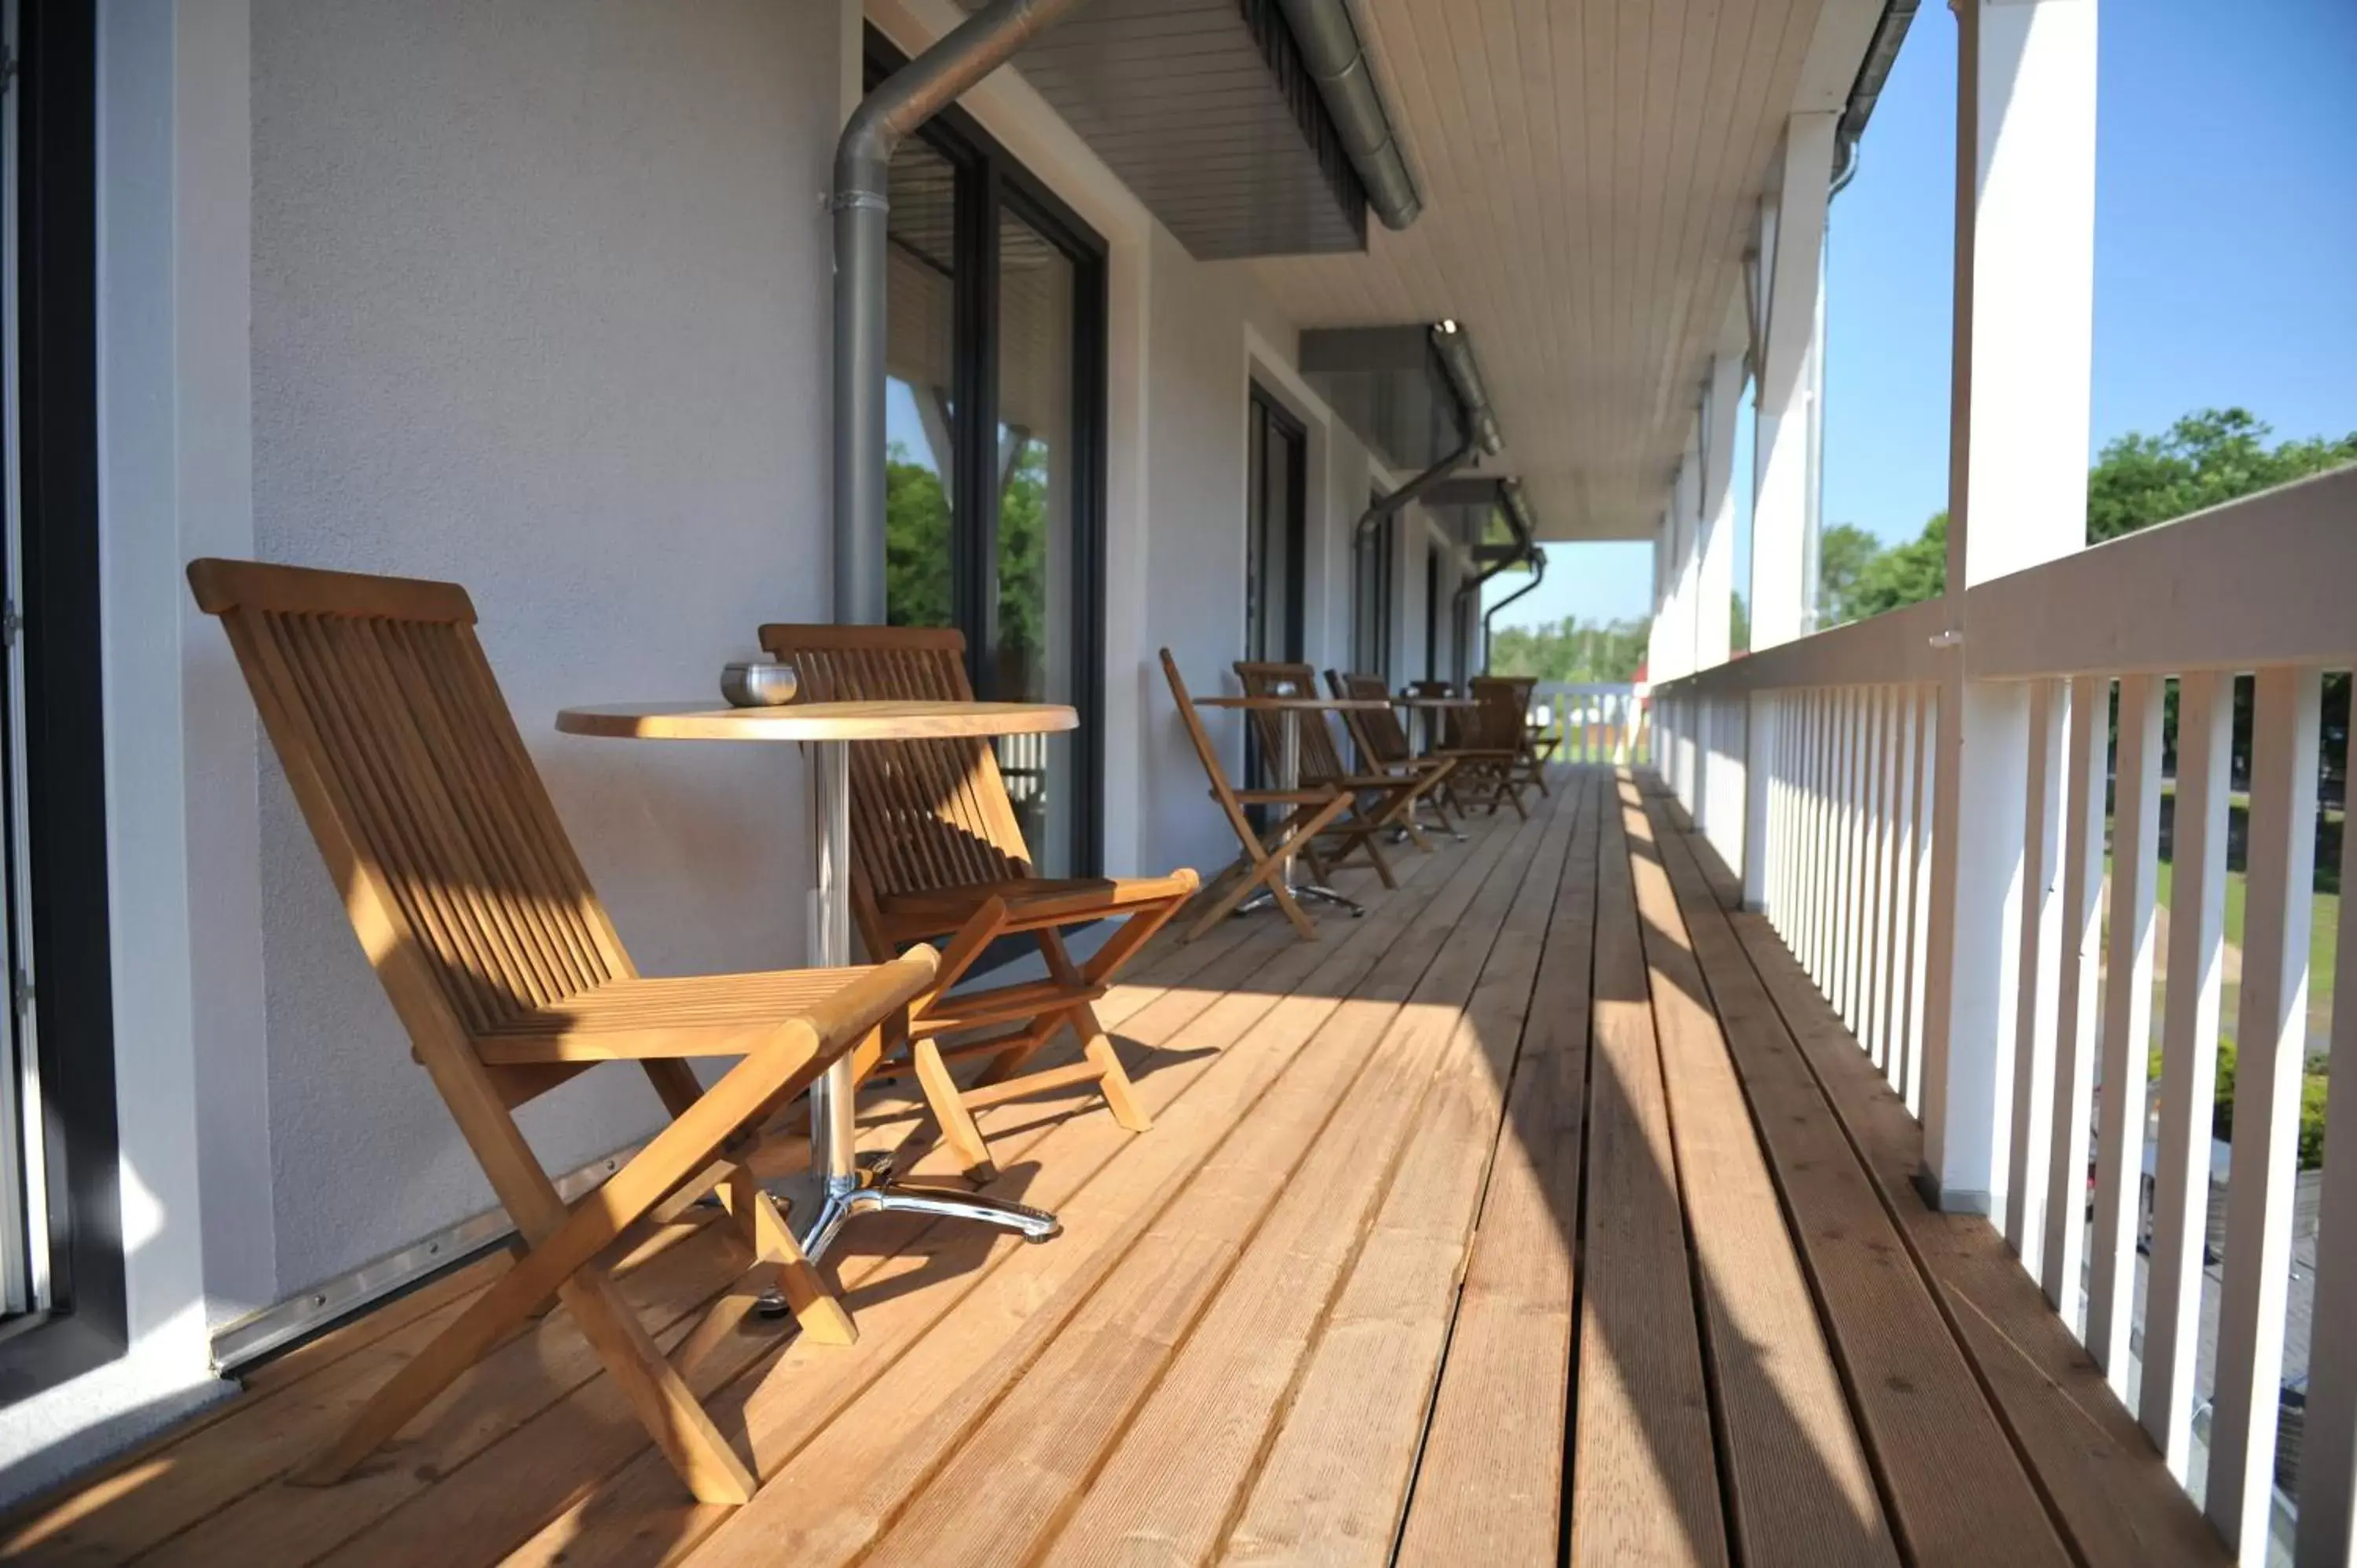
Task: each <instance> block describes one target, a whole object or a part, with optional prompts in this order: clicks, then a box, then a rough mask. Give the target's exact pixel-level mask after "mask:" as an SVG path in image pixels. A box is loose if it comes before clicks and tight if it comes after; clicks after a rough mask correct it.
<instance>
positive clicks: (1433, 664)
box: [1424, 542, 1448, 681]
mask: <svg viewBox="0 0 2357 1568" xmlns="http://www.w3.org/2000/svg"><path fill="white" fill-rule="evenodd" d="M1424 678H1425V679H1426V680H1427V681H1446V680H1448V675H1447V674H1445V673H1444V672H1443V671H1441V668H1440V546H1439V545H1437V544H1433V543H1430V542H1427V543H1426V545H1425V548H1424Z"/></svg>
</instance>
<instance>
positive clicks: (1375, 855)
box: [1359, 824, 1399, 888]
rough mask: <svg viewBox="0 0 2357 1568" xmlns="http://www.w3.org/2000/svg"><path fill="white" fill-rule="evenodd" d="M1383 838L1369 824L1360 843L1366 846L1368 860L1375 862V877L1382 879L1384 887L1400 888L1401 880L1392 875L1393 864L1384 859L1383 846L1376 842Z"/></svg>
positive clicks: (1361, 836)
mask: <svg viewBox="0 0 2357 1568" xmlns="http://www.w3.org/2000/svg"><path fill="white" fill-rule="evenodd" d="M1382 836H1383V835H1382V834H1381V833H1379V832H1375V831H1373V825H1372V824H1369V831H1368V832H1364V833H1362V834H1361V835H1360V838H1359V843H1361V844H1362V845H1363V846H1365V848H1366V852H1367V858H1368V860H1370V861H1372V862H1373V864H1374V867H1375V875H1377V876H1378V877H1380V878H1382V880H1383V886H1385V887H1392V888H1396V887H1397V886H1399V878H1398V877H1396V876H1394V875H1392V863H1391V862H1390V861H1388V860H1385V859H1384V858H1383V846H1382V845H1381V844H1379V843H1376V842H1375V841H1376V840H1377V839H1378V838H1380V837H1382Z"/></svg>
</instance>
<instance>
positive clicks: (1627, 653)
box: [1490, 616, 1648, 682]
mask: <svg viewBox="0 0 2357 1568" xmlns="http://www.w3.org/2000/svg"><path fill="white" fill-rule="evenodd" d="M1647 630H1648V628H1647V624H1646V623H1645V622H1643V621H1627V620H1616V621H1607V622H1604V623H1602V624H1599V625H1587V626H1583V625H1581V624H1580V622H1579V620H1578V618H1577V617H1574V616H1566V618H1564V619H1562V620H1560V621H1542V622H1540V623H1539V624H1538V625H1536V626H1506V627H1500V628H1498V634H1497V636H1496V638H1495V639H1493V640H1492V641H1491V645H1490V668H1491V671H1493V672H1495V673H1497V674H1500V675H1528V676H1531V677H1532V678H1534V679H1535V680H1540V681H1572V682H1580V681H1603V682H1617V681H1631V680H1634V679H1635V678H1636V674H1637V666H1638V665H1640V664H1641V663H1643V662H1644V659H1645V638H1646V635H1647Z"/></svg>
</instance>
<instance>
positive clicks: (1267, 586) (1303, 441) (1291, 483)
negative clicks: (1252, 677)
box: [1244, 387, 1309, 660]
mask: <svg viewBox="0 0 2357 1568" xmlns="http://www.w3.org/2000/svg"><path fill="white" fill-rule="evenodd" d="M1245 440H1246V446H1247V456H1248V460H1247V464H1246V470H1247V482H1246V487H1245V495H1244V656H1245V657H1246V658H1248V659H1288V660H1290V659H1299V658H1300V657H1301V650H1302V640H1301V619H1302V617H1301V578H1302V568H1303V562H1304V557H1305V555H1306V543H1307V541H1306V535H1307V532H1308V530H1307V527H1306V523H1307V517H1308V514H1307V510H1306V501H1305V495H1304V492H1305V490H1306V489H1307V481H1308V468H1309V439H1308V432H1307V431H1305V430H1304V429H1303V428H1302V425H1301V423H1300V421H1298V420H1297V419H1295V418H1294V417H1293V415H1291V414H1290V413H1286V411H1285V410H1284V409H1282V408H1280V407H1278V406H1277V404H1276V403H1275V401H1273V400H1272V399H1271V398H1270V397H1269V396H1268V394H1267V393H1265V392H1262V391H1261V390H1260V388H1258V387H1254V388H1253V395H1252V418H1251V422H1250V424H1249V425H1248V427H1247V430H1246V435H1245Z"/></svg>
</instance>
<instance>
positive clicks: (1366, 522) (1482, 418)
mask: <svg viewBox="0 0 2357 1568" xmlns="http://www.w3.org/2000/svg"><path fill="white" fill-rule="evenodd" d="M1432 350H1433V352H1434V353H1435V354H1437V355H1438V356H1439V359H1440V368H1441V370H1442V371H1443V372H1444V373H1446V374H1447V376H1448V390H1449V391H1450V392H1451V393H1453V394H1454V395H1455V397H1456V399H1457V413H1458V425H1459V428H1461V429H1462V430H1463V431H1464V432H1465V435H1464V438H1463V439H1462V440H1460V441H1458V443H1457V446H1456V447H1455V448H1454V449H1453V450H1451V451H1450V452H1449V453H1448V455H1447V456H1444V457H1442V458H1441V459H1440V461H1438V462H1437V463H1435V464H1434V465H1433V466H1432V467H1429V468H1426V470H1425V471H1424V472H1422V473H1421V474H1418V475H1417V476H1416V477H1415V478H1412V479H1410V480H1409V481H1408V482H1407V483H1405V484H1404V485H1402V486H1400V488H1399V489H1395V490H1394V491H1392V492H1391V493H1390V494H1388V495H1385V496H1383V497H1380V498H1378V499H1376V500H1375V502H1374V503H1373V504H1372V505H1371V506H1370V507H1368V508H1367V510H1365V511H1363V512H1361V513H1360V514H1359V526H1358V527H1357V528H1356V529H1355V530H1353V531H1352V532H1351V549H1352V550H1353V551H1358V550H1363V549H1365V548H1366V547H1367V546H1368V545H1369V544H1370V543H1371V542H1372V541H1373V539H1374V536H1375V530H1376V529H1377V528H1379V527H1381V526H1382V525H1383V521H1385V520H1386V519H1388V518H1390V517H1392V516H1394V514H1395V513H1397V512H1399V511H1401V510H1405V508H1406V507H1407V506H1408V505H1409V503H1411V502H1412V501H1414V500H1415V499H1416V498H1418V497H1419V496H1422V495H1423V494H1425V493H1426V491H1428V490H1430V489H1432V487H1433V486H1435V485H1437V484H1438V483H1440V481H1441V480H1443V479H1445V478H1448V476H1449V475H1451V474H1453V473H1455V472H1456V471H1457V470H1458V469H1459V468H1461V467H1464V466H1465V465H1466V464H1468V463H1470V462H1472V461H1473V460H1474V459H1475V457H1477V456H1482V455H1489V456H1495V455H1496V454H1497V452H1498V449H1499V448H1500V447H1501V446H1504V445H1505V443H1504V440H1503V439H1502V438H1501V436H1500V435H1499V433H1498V416H1497V415H1496V414H1495V413H1491V410H1490V392H1489V389H1488V388H1487V387H1485V386H1483V385H1482V383H1481V371H1480V367H1479V366H1477V365H1475V364H1474V363H1473V345H1472V344H1471V343H1469V342H1468V341H1467V340H1466V336H1465V332H1464V329H1463V328H1459V327H1458V325H1457V323H1455V322H1454V321H1443V322H1439V323H1437V324H1436V325H1435V326H1434V327H1433V328H1432Z"/></svg>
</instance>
